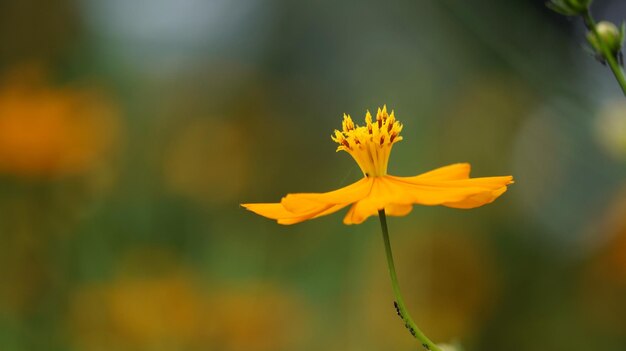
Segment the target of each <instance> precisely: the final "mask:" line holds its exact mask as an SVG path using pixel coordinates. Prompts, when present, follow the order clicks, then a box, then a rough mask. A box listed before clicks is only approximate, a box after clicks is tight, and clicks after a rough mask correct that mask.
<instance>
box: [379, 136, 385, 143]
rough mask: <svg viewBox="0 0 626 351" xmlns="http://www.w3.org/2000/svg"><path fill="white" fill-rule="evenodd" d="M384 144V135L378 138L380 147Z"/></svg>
mask: <svg viewBox="0 0 626 351" xmlns="http://www.w3.org/2000/svg"><path fill="white" fill-rule="evenodd" d="M384 142H385V136H384V135H382V136H381V137H380V145H383V143H384Z"/></svg>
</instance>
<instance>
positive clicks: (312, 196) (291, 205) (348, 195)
mask: <svg viewBox="0 0 626 351" xmlns="http://www.w3.org/2000/svg"><path fill="white" fill-rule="evenodd" d="M372 184H373V180H372V178H363V179H361V180H359V181H357V182H355V183H352V184H350V185H348V186H345V187H343V188H340V189H337V190H333V191H329V192H326V193H298V194H288V195H287V196H285V197H284V198H283V199H282V201H281V204H283V206H284V207H285V208H286V209H287V210H289V211H291V212H294V213H300V212H307V211H309V210H311V209H315V208H318V206H319V205H320V204H331V205H336V204H344V203H345V204H349V203H353V202H356V201H358V200H360V199H362V198H364V197H366V196H367V195H368V194H369V192H370V189H371V187H372Z"/></svg>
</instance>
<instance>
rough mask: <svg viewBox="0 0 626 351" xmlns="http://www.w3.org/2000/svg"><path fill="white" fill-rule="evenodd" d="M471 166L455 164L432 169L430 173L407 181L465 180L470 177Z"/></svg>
mask: <svg viewBox="0 0 626 351" xmlns="http://www.w3.org/2000/svg"><path fill="white" fill-rule="evenodd" d="M470 170H471V166H470V164H469V163H455V164H451V165H449V166H444V167H440V168H437V169H433V170H432V171H429V172H426V173H422V174H420V175H417V176H414V177H407V179H415V180H419V179H438V180H455V179H467V178H469V175H470Z"/></svg>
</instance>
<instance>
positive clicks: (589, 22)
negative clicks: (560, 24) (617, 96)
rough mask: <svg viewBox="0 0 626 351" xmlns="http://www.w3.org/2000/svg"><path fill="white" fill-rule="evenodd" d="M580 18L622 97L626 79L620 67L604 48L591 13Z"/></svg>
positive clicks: (605, 47) (585, 13)
mask: <svg viewBox="0 0 626 351" xmlns="http://www.w3.org/2000/svg"><path fill="white" fill-rule="evenodd" d="M582 17H583V20H584V21H585V25H586V26H587V29H589V30H590V31H591V32H592V33H593V35H594V36H595V37H596V40H597V41H598V45H599V46H600V48H601V49H602V56H604V58H605V59H606V61H607V63H608V64H609V67H611V71H613V75H614V76H615V79H617V83H619V85H620V87H621V88H622V92H623V93H624V95H626V78H625V77H624V71H622V69H621V67H620V66H619V64H618V63H617V60H616V58H615V55H614V54H613V53H612V52H611V50H610V49H609V48H608V47H607V46H606V43H605V42H604V40H603V39H602V37H601V36H600V34H599V33H598V29H597V28H596V21H595V20H594V19H593V17H592V16H591V11H590V10H587V11H585V12H583V14H582Z"/></svg>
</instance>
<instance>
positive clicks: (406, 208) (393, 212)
mask: <svg viewBox="0 0 626 351" xmlns="http://www.w3.org/2000/svg"><path fill="white" fill-rule="evenodd" d="M412 210H413V205H403V204H389V205H387V206H385V213H386V214H387V215H389V216H396V217H402V216H406V215H408V214H409V213H411V211H412Z"/></svg>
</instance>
